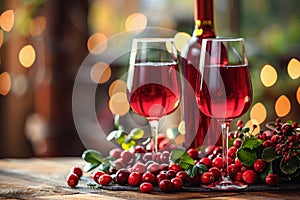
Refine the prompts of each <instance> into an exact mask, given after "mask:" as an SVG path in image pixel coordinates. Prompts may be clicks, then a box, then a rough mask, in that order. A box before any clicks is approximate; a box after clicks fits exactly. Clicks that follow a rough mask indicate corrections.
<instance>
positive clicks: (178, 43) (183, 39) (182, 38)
mask: <svg viewBox="0 0 300 200" xmlns="http://www.w3.org/2000/svg"><path fill="white" fill-rule="evenodd" d="M190 39H191V35H190V34H188V33H185V32H178V33H177V34H176V35H175V36H174V43H175V47H176V49H177V50H178V51H179V52H181V50H182V48H183V46H184V45H185V44H186V43H187V42H188V40H190Z"/></svg>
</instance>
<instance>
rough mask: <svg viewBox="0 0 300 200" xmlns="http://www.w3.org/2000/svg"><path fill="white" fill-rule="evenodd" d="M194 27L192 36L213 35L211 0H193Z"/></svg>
mask: <svg viewBox="0 0 300 200" xmlns="http://www.w3.org/2000/svg"><path fill="white" fill-rule="evenodd" d="M194 9H195V10H194V20H195V29H194V33H193V36H200V37H206V38H207V37H215V32H214V23H213V17H214V13H213V9H214V7H213V0H194Z"/></svg>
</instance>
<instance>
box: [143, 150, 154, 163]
mask: <svg viewBox="0 0 300 200" xmlns="http://www.w3.org/2000/svg"><path fill="white" fill-rule="evenodd" d="M151 160H152V153H150V152H148V153H145V154H144V155H143V161H144V162H145V163H146V162H148V161H151Z"/></svg>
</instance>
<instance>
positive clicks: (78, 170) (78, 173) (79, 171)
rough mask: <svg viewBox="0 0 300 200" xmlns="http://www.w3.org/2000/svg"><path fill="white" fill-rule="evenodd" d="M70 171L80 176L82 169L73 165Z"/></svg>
mask: <svg viewBox="0 0 300 200" xmlns="http://www.w3.org/2000/svg"><path fill="white" fill-rule="evenodd" d="M70 173H74V174H76V175H77V176H78V178H80V177H81V176H82V174H83V173H82V169H81V168H80V167H77V166H74V167H72V168H71V170H70Z"/></svg>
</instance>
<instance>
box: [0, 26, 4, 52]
mask: <svg viewBox="0 0 300 200" xmlns="http://www.w3.org/2000/svg"><path fill="white" fill-rule="evenodd" d="M3 41H4V32H3V31H2V30H0V48H1V47H2V44H3Z"/></svg>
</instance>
